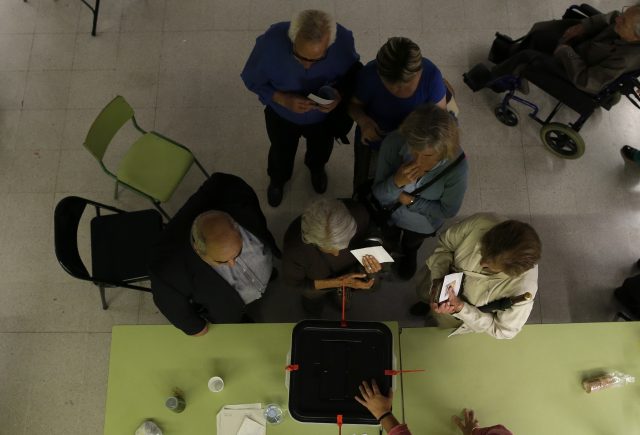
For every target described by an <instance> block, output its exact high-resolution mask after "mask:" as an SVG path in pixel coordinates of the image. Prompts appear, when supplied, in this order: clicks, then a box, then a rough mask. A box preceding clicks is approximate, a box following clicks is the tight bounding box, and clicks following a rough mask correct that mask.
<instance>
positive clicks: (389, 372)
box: [384, 369, 425, 376]
mask: <svg viewBox="0 0 640 435" xmlns="http://www.w3.org/2000/svg"><path fill="white" fill-rule="evenodd" d="M424 371H425V369H417V370H385V371H384V375H385V376H395V375H399V374H400V373H418V372H424Z"/></svg>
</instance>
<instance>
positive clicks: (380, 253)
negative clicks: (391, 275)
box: [351, 246, 393, 266]
mask: <svg viewBox="0 0 640 435" xmlns="http://www.w3.org/2000/svg"><path fill="white" fill-rule="evenodd" d="M351 253H352V254H353V256H354V257H356V260H358V261H359V262H360V264H362V265H363V266H364V263H362V257H364V256H365V255H373V256H374V257H376V260H378V263H393V258H392V257H391V255H389V253H388V252H387V250H386V249H384V248H383V247H382V246H372V247H370V248H362V249H354V250H353V251H351Z"/></svg>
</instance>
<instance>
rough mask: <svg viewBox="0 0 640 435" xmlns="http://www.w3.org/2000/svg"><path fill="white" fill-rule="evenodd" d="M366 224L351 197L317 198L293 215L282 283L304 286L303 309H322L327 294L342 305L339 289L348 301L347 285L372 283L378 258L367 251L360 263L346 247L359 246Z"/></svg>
mask: <svg viewBox="0 0 640 435" xmlns="http://www.w3.org/2000/svg"><path fill="white" fill-rule="evenodd" d="M368 227H369V215H368V213H367V210H366V209H365V208H364V207H363V206H362V205H360V204H358V203H356V202H355V201H352V200H344V201H340V200H337V199H325V198H322V199H319V200H317V201H315V202H313V203H312V204H311V205H309V206H308V207H307V208H306V209H305V210H304V213H303V214H302V216H299V217H298V218H296V219H295V220H294V221H293V222H292V223H291V225H289V228H288V229H287V232H286V233H285V236H284V247H283V254H282V275H283V279H284V282H285V283H286V284H288V285H290V286H291V287H294V288H296V289H298V290H301V291H302V306H303V308H304V309H305V311H306V312H307V314H309V315H311V316H314V317H318V316H320V315H321V314H322V309H323V307H324V299H325V296H328V295H332V296H334V301H335V302H336V305H338V306H339V305H340V304H341V300H342V289H343V288H344V289H345V300H346V301H347V303H349V299H350V294H351V290H357V291H364V290H368V289H371V288H372V286H373V285H374V284H375V278H374V274H376V273H377V272H379V271H380V270H381V266H380V263H379V262H378V261H377V260H376V259H375V257H373V256H371V255H367V256H365V257H364V260H363V263H364V267H363V268H360V267H359V266H360V265H359V263H358V260H356V258H355V257H354V256H353V255H352V254H351V252H349V251H350V250H351V249H356V248H360V247H363V246H364V244H365V237H366V235H367V229H368Z"/></svg>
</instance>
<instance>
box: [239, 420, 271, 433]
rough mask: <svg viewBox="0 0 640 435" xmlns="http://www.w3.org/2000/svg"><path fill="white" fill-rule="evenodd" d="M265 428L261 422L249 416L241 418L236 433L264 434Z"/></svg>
mask: <svg viewBox="0 0 640 435" xmlns="http://www.w3.org/2000/svg"><path fill="white" fill-rule="evenodd" d="M266 432H267V429H266V428H265V427H264V425H263V424H260V423H258V422H256V421H253V420H252V419H251V418H249V417H245V418H244V420H242V426H240V429H238V434H237V435H265V433H266Z"/></svg>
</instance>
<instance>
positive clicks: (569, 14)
mask: <svg viewBox="0 0 640 435" xmlns="http://www.w3.org/2000/svg"><path fill="white" fill-rule="evenodd" d="M601 13H602V12H600V11H599V10H597V9H596V8H594V7H593V6H591V5H588V4H586V3H582V4H581V5H571V6H569V7H568V8H567V10H566V11H565V12H564V15H562V19H563V20H567V19H578V20H579V19H582V18H588V17H592V16H594V15H598V14H601Z"/></svg>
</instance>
